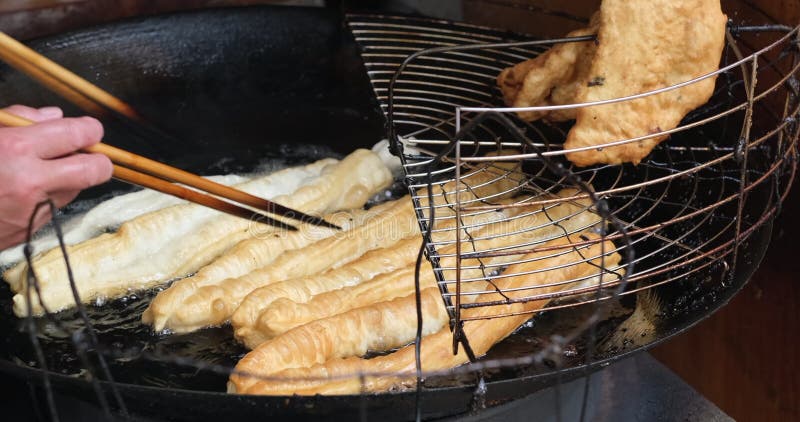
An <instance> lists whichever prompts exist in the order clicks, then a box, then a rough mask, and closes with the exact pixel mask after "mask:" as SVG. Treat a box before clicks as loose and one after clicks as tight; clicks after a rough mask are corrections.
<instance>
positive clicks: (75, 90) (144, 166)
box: [0, 32, 340, 229]
mask: <svg viewBox="0 0 800 422" xmlns="http://www.w3.org/2000/svg"><path fill="white" fill-rule="evenodd" d="M0 59H3V60H5V61H6V62H7V63H9V64H10V65H11V66H13V67H15V68H16V69H19V70H20V71H22V72H24V73H26V74H28V75H29V76H31V77H33V78H34V79H36V80H38V81H40V83H42V84H43V85H44V86H45V87H47V88H50V89H52V90H53V91H56V92H58V93H60V94H62V96H64V97H65V98H67V99H68V100H70V101H72V102H73V103H74V104H76V105H78V106H79V107H81V108H84V107H86V105H85V103H86V102H87V101H89V102H91V101H95V102H97V103H98V104H101V105H103V106H105V107H108V108H109V109H111V110H114V111H116V112H118V113H120V114H122V115H124V116H126V117H129V118H131V119H133V120H137V121H142V119H141V118H140V117H139V115H138V114H137V113H136V111H135V110H134V109H133V107H131V106H129V105H128V104H126V103H125V102H123V101H122V100H120V99H118V98H116V97H114V96H113V95H111V94H109V93H107V92H106V91H104V90H102V89H101V88H99V87H97V86H95V85H93V84H91V83H90V82H88V81H86V80H85V79H83V78H81V77H80V76H78V75H76V74H74V73H72V72H71V71H69V70H68V69H66V68H64V67H62V66H60V65H59V64H57V63H55V62H53V61H52V60H50V59H48V58H46V57H44V56H42V55H40V54H39V53H37V52H36V51H34V50H32V49H31V48H29V47H27V46H26V45H24V44H22V43H20V42H19V41H17V40H15V39H14V38H12V37H9V36H8V35H6V34H5V33H3V32H0ZM84 109H86V108H84ZM86 151H87V152H92V153H100V154H105V155H107V156H108V157H109V158H110V159H111V161H113V162H115V163H117V164H120V165H123V166H126V167H130V168H133V169H136V170H139V171H141V172H144V173H147V174H150V175H153V176H157V177H158V178H161V179H165V180H169V181H172V182H176V183H182V184H184V185H187V186H191V187H193V188H196V189H199V190H202V191H205V192H208V193H211V194H214V195H217V196H220V197H222V198H226V199H229V200H231V201H234V202H238V203H241V204H245V205H249V206H251V207H254V208H256V209H259V210H262V211H266V212H268V213H272V214H277V215H281V216H283V217H287V218H292V219H296V220H301V221H303V222H304V223H309V224H314V225H318V226H324V227H330V228H336V229H339V228H340V227H338V226H336V225H334V224H331V223H328V222H327V221H325V220H323V219H321V218H319V217H315V216H312V215H308V214H305V213H303V212H300V211H297V210H293V209H291V208H287V207H285V206H283V205H280V204H277V203H274V202H272V201H269V200H266V199H263V198H259V197H257V196H254V195H251V194H249V193H247V192H242V191H240V190H238V189H234V188H231V187H229V186H225V185H222V184H219V183H216V182H213V181H211V180H208V179H204V178H202V177H199V176H197V175H194V174H192V173H189V172H186V171H183V170H180V169H178V168H175V167H172V166H168V165H166V164H163V163H160V162H158V161H154V160H151V159H148V158H145V157H142V156H139V155H136V154H133V153H130V152H128V151H125V150H122V149H119V148H115V147H113V146H111V145H107V144H103V143H99V144H96V145H94V146H92V147H90V148H87V149H86Z"/></svg>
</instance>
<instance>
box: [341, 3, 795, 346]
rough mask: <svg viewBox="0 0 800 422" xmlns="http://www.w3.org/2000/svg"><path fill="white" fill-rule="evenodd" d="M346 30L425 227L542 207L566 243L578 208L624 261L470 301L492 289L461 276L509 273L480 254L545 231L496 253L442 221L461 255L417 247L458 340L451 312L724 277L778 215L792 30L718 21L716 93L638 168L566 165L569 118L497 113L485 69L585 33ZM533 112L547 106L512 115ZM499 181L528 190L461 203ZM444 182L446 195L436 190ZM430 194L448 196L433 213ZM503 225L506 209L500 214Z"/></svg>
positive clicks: (449, 27) (381, 20)
mask: <svg viewBox="0 0 800 422" xmlns="http://www.w3.org/2000/svg"><path fill="white" fill-rule="evenodd" d="M349 25H350V28H351V30H352V32H353V34H354V36H355V39H356V42H357V44H358V45H359V47H360V49H361V54H362V57H363V59H364V62H365V66H366V69H367V72H368V74H369V77H370V80H371V82H372V86H373V89H374V90H375V94H376V96H377V98H378V100H379V101H380V104H381V107H382V109H383V111H384V113H385V114H386V117H387V120H388V124H389V136H390V142H392V143H393V144H394V145H395V148H396V152H397V153H399V154H401V157H402V158H403V161H404V165H405V172H406V179H407V182H408V185H409V187H410V189H411V193H412V196H413V198H414V201H415V204H416V206H417V211H418V216H419V219H420V224H421V227H422V228H423V230H425V229H427V228H428V227H429V226H430V225H431V224H433V225H435V224H436V223H435V222H436V221H442V220H445V219H448V218H450V219H456V220H457V221H460V222H461V221H463V220H464V218H465V217H470V216H474V215H475V214H476V213H480V212H491V210H494V209H498V208H507V207H519V206H521V205H525V206H528V207H535V208H536V211H534V212H540V213H543V214H545V215H546V216H547V221H546V224H556V225H558V226H559V227H561V229H562V230H561V231H562V233H560V234H559V235H560V236H566V235H572V234H574V233H578V232H580V231H582V230H584V229H586V227H573V228H571V229H565V228H563V227H562V226H561V224H560V223H561V222H562V221H566V220H568V219H569V218H570V217H574V215H575V214H577V213H579V212H581V211H584V210H586V209H589V208H590V209H591V210H593V211H594V212H597V213H599V214H600V217H602V220H603V221H602V223H601V224H597V225H596V227H595V230H596V231H599V232H601V233H602V235H603V236H602V237H603V238H604V239H606V240H613V241H614V242H615V245H616V248H617V251H618V252H620V254H621V255H622V256H623V261H622V263H621V264H619V265H616V266H610V267H606V266H605V265H603V267H604V268H603V271H602V272H601V280H600V281H599V282H598V281H597V280H594V282H593V283H588V284H587V280H582V279H573V280H564V281H561V282H559V283H561V284H563V285H564V286H563V289H562V290H560V291H558V292H555V293H553V292H548V293H540V292H539V291H537V290H538V289H542V288H546V287H548V286H538V287H526V288H525V290H526V293H525V294H524V297H522V298H517V299H513V300H512V299H510V298H509V297H507V296H506V297H505V299H503V300H497V301H491V302H484V303H472V302H471V301H470V299H469V297H470V296H473V297H474V296H475V295H477V294H480V293H488V292H491V291H492V290H493V289H492V288H491V283H490V285H489V286H490V287H489V288H487V289H478V290H476V289H469V288H467V286H468V285H469V284H470V283H473V282H478V281H480V280H484V279H486V278H490V279H494V278H497V277H513V276H516V275H518V274H514V273H510V274H509V273H508V271H506V272H504V273H502V274H500V275H499V276H498V275H496V272H492V271H493V270H497V269H499V268H501V267H502V268H505V267H506V266H508V265H510V264H513V263H517V262H518V261H517V260H511V261H510V262H509V261H506V262H504V263H502V264H499V265H486V264H485V263H484V262H483V261H482V260H484V259H489V258H491V257H496V256H499V255H502V254H506V255H514V256H517V257H518V256H520V255H521V254H522V253H526V252H532V251H542V250H546V248H545V249H543V247H542V245H543V244H544V242H546V241H547V240H549V238H547V237H545V238H540V239H535V240H533V241H530V242H526V243H520V244H517V245H514V246H513V247H506V248H503V250H496V249H480V248H478V249H475V247H474V245H475V243H474V241H473V240H474V239H472V234H473V233H475V232H477V231H478V230H479V229H480V228H481V225H472V226H470V225H468V224H467V225H464V224H463V223H462V224H458V223H457V224H456V226H455V227H454V228H449V229H447V230H450V231H453V233H452V235H451V237H452V239H454V240H452V241H450V242H449V243H462V242H463V243H465V244H466V245H470V244H471V245H473V247H472V248H469V247H467V249H470V250H467V251H464V250H463V248H461V250H459V251H458V252H456V253H455V254H452V253H451V254H442V253H440V250H441V249H442V248H443V247H444V246H446V244H448V242H437V241H434V240H433V239H430V238H428V239H427V241H428V250H427V253H428V256H429V258H430V259H431V260H432V262H433V263H434V264H435V270H436V273H437V275H438V276H439V284H440V289H441V291H442V294H443V298H444V300H445V304H446V306H447V308H448V311H449V312H450V315H451V318H452V322H453V326H454V327H456V329H455V330H454V333H455V335H456V336H458V327H460V322H461V321H464V320H468V319H470V318H469V317H464V316H462V315H461V314H462V312H463V311H464V310H466V309H470V308H475V307H481V306H487V307H488V306H496V305H506V304H508V303H511V302H518V301H522V302H526V301H534V300H550V299H554V298H559V299H561V300H560V302H558V303H556V304H555V305H553V306H551V307H549V308H548V309H553V308H560V307H570V306H576V305H582V304H587V303H597V302H599V301H601V300H605V299H610V298H614V297H617V296H618V295H630V294H634V293H637V292H642V291H644V290H647V289H651V288H654V287H657V286H662V285H666V284H679V285H682V286H684V287H685V289H692V288H693V287H692V286H697V285H699V284H703V283H720V284H721V285H724V284H725V283H726V282H727V277H729V276H730V275H732V274H733V273H734V272H735V271H734V270H735V268H736V266H737V265H748V264H747V263H741V262H739V260H738V257H739V256H740V250H739V246H740V245H741V243H742V242H743V241H744V240H745V239H747V238H748V237H749V236H750V235H751V234H752V233H753V232H754V231H755V230H756V229H757V228H759V227H761V226H762V225H763V224H764V223H766V222H768V221H770V220H771V218H772V217H773V216H774V215H775V213H776V212H778V210H779V209H780V203H781V201H782V200H783V199H784V198H785V196H786V194H787V192H788V190H789V187H790V185H791V183H792V180H793V176H794V173H795V167H796V155H797V149H796V140H797V134H798V126H797V125H796V124H795V118H796V116H797V114H798V104H797V101H796V100H797V98H796V91H797V81H796V79H795V77H796V76H797V74H798V61H797V43H796V38H797V29H796V28H794V29H793V28H787V27H780V26H762V27H731V28H729V33H728V44H727V46H726V48H725V51H724V54H723V63H724V66H723V67H722V69H720V71H719V72H718V73H719V77H718V80H717V87H716V92H715V93H714V96H713V98H712V99H711V101H710V102H709V103H708V104H706V105H705V106H703V107H702V108H700V109H698V110H695V111H694V112H692V113H691V114H690V115H689V116H687V117H686V118H685V119H684V121H683V122H682V123H681V125H680V126H679V127H678V128H676V129H674V130H672V131H667V132H663V133H669V134H671V138H670V139H669V140H668V141H665V142H663V143H662V144H661V145H660V146H659V147H657V148H656V150H655V151H654V152H653V153H652V154H651V155H650V156H649V158H648V159H646V161H644V162H642V163H641V164H639V165H638V166H631V165H623V166H595V167H589V168H577V167H574V166H572V165H571V163H569V162H568V161H567V160H566V159H564V154H565V153H566V152H567V151H564V150H563V148H562V143H563V140H564V139H565V137H566V133H567V131H568V130H569V125H553V124H548V123H544V122H536V123H533V124H530V123H526V122H523V121H521V120H519V119H517V118H516V116H515V114H514V112H515V111H520V109H510V108H506V107H505V106H504V104H503V101H502V98H501V93H500V91H499V89H498V88H497V86H496V83H495V78H496V76H497V75H498V74H499V73H500V71H501V70H502V69H503V68H505V67H508V66H511V65H513V64H516V63H518V62H520V61H522V60H526V59H529V58H532V57H535V56H536V55H537V54H539V53H541V52H542V51H543V50H544V49H546V48H547V47H549V46H550V45H552V44H554V43H558V42H585V40H586V38H581V39H570V40H567V39H558V40H544V41H536V40H530V39H527V38H525V37H523V36H519V35H514V34H510V33H504V32H500V31H496V30H492V29H487V28H481V27H475V26H470V25H464V24H456V23H451V22H442V21H434V20H426V19H414V18H399V17H392V16H362V15H353V16H350V17H349ZM752 33H758V34H761V35H762V36H764V37H766V35H769V37H767V38H768V39H769V41H767V42H764V38H758V37H751V35H752ZM754 40H755V41H754ZM757 42H762V45H758V44H757ZM743 52H744V53H743ZM745 54H746V55H745ZM695 82H696V81H687V84H688V83H695ZM672 88H674V87H669V88H665V89H664V90H668V89H672ZM664 90H659V91H656V92H653V93H648V94H644V95H652V94H655V93H658V92H662V91H664ZM636 97H639V96H634V97H632V98H636ZM632 98H624V99H616V100H610V101H629V100H631V99H632ZM610 101H609V102H610ZM534 109H536V110H547V109H550V108H548V107H539V108H527V109H524V110H534ZM656 135H657V134H656ZM656 135H653V136H656ZM637 140H638V139H632V140H622V141H616V142H613V143H609V144H607V145H617V144H621V143H625V142H635V141H637ZM501 148H514V149H516V150H518V151H519V153H518V154H514V155H512V156H504V157H503V158H501V159H498V158H496V157H488V158H487V157H485V156H484V155H485V154H486V153H487V152H491V151H497V150H499V149H501ZM514 160H519V161H520V162H521V163H522V164H521V166H520V167H519V168H518V169H516V170H513V171H510V170H507V169H506V168H507V166H506V168H500V167H498V163H501V162H505V163H508V162H514ZM485 171H494V173H495V174H496V177H493V178H491V180H488V181H487V178H486V177H483V178H481V177H477V178H476V177H474V176H475V174H476V173H480V172H485ZM471 178H472V179H471ZM509 178H511V179H513V180H517V181H519V183H517V184H515V185H514V187H513V189H515V190H516V191H517V193H518V194H525V195H526V196H525V199H522V200H519V201H517V202H519V203H517V204H513V205H506V204H499V203H498V202H497V198H496V197H481V196H480V195H475V197H474V198H472V199H466V200H460V199H461V198H462V195H461V193H463V192H475V191H476V189H479V188H481V187H484V186H485V185H486V184H492V183H503V182H505V183H507V182H508V179H509ZM473 179H477V180H480V183H481V184H479V185H476V184H475V183H473ZM445 186H448V187H449V188H450V189H451V191H449V192H445V190H446V189H447V188H446V187H445ZM569 187H573V188H578V191H577V193H575V194H574V195H571V196H569V197H568V198H554V197H553V195H552V194H553V193H554V192H557V191H558V190H560V189H562V188H569ZM427 190H436V192H437V193H438V194H439V195H442V196H444V197H452V198H455V199H456V201H453V202H450V203H441V202H442V201H440V203H437V204H436V205H435V206H433V207H430V206H429V202H428V194H427ZM587 197H590V198H591V199H592V205H591V206H586V207H585V208H583V209H582V210H580V211H578V212H576V213H574V214H572V215H567V216H562V217H561V218H560V219H553V218H551V217H550V216H549V215H547V210H548V209H549V208H550V207H553V206H555V205H557V204H560V203H566V202H570V201H572V202H573V203H574V201H578V200H581V199H582V198H587ZM433 202H436V201H433ZM606 209H607V210H608V213H607V214H604V212H603V211H605V210H606ZM431 211H434V213H433V214H434V215H433V216H431ZM436 211H439V212H438V215H439V216H438V217H437V216H436V214H437V213H436ZM514 218H519V217H511V218H509V219H510V220H513V219H514ZM539 228H540V227H529V228H527V229H526V230H531V231H533V230H536V229H539ZM598 241H599V240H598ZM595 242H597V241H595ZM588 243H592V242H588V241H586V242H577V243H575V242H573V244H572V246H571V247H578V246H585V244H588ZM634 251H635V253H634ZM604 253H606V254H607V253H610V251H604ZM448 256H450V257H455V258H456V265H455V266H452V267H446V266H442V265H439V264H438V263H439V262H440V260H441V259H442V258H444V257H448ZM587 259H588V257H587ZM475 268H480V269H482V270H484V273H483V274H482V276H480V277H472V278H470V277H462V276H461V275H462V274H464V271H465V270H469V269H475ZM634 268H635V272H634V271H633V269H634ZM449 270H452V271H449ZM543 270H546V269H543ZM603 274H605V275H603ZM448 275H449V276H448ZM610 287H615V289H609V288H610ZM499 293H501V294H504V293H510V292H503V291H500V292H499ZM681 306H688V305H686V304H681V303H675V304H674V308H675V309H677V308H679V307H681ZM498 309H499V308H498ZM676 313H677V311H676ZM484 315H485V314H484ZM499 316H506V314H503V313H502V312H499V311H498V313H495V314H492V315H490V316H489V317H499ZM485 317H486V316H484V318H485Z"/></svg>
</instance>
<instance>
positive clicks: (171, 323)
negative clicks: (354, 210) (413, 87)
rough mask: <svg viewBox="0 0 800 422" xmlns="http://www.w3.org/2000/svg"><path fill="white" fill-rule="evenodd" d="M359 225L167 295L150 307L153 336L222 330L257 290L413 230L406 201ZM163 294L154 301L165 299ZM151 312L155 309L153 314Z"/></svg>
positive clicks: (337, 262)
mask: <svg viewBox="0 0 800 422" xmlns="http://www.w3.org/2000/svg"><path fill="white" fill-rule="evenodd" d="M364 219H365V221H366V222H365V224H363V225H361V226H358V227H355V228H353V229H351V230H348V231H346V232H342V233H340V234H338V235H336V236H332V237H328V238H326V239H322V240H320V241H318V242H315V243H312V244H311V245H308V246H306V247H304V248H300V249H294V250H290V251H286V252H284V253H283V254H281V255H279V256H278V257H277V258H276V259H275V260H274V261H273V262H272V264H270V265H268V266H266V267H264V268H260V269H257V270H255V271H251V272H249V273H247V274H245V275H243V276H241V277H235V278H228V279H224V280H222V281H220V282H217V283H214V284H208V285H205V286H200V287H197V288H193V289H191V290H192V294H191V295H188V296H187V297H184V295H183V294H181V295H175V296H174V298H175V299H176V300H172V299H173V296H172V295H170V296H167V297H169V299H170V300H169V301H165V300H162V301H160V302H158V303H156V302H153V303H152V304H151V305H150V309H152V310H153V311H150V315H157V317H156V318H155V319H154V325H155V328H156V330H160V329H163V328H169V329H170V330H172V331H174V332H179V333H180V332H189V331H193V330H196V329H199V328H203V327H208V326H213V325H219V324H223V323H225V322H226V321H227V320H228V319H229V318H230V316H231V315H232V314H233V311H234V310H235V309H236V307H238V306H239V303H240V302H241V301H242V299H244V297H245V296H247V294H249V293H250V292H252V291H253V290H255V289H257V288H259V287H261V286H266V285H268V284H272V283H275V282H278V281H283V280H288V279H291V278H295V277H303V276H307V275H310V274H315V273H318V272H321V271H325V270H327V269H328V268H332V267H338V266H340V265H343V264H346V263H348V262H350V261H352V260H353V259H356V258H358V257H359V256H361V255H362V254H364V253H365V252H367V251H369V250H371V249H375V248H379V247H386V246H389V245H392V244H394V243H396V242H397V241H399V240H400V238H401V237H400V236H402V235H403V234H405V233H409V232H413V231H414V230H419V225H418V224H417V221H416V218H415V214H414V208H413V206H412V205H411V202H410V201H408V199H407V198H402V199H400V200H397V201H392V202H387V203H384V204H381V205H378V206H377V207H374V208H372V209H371V210H370V211H369V212H368V215H366V216H365V218H364ZM178 283H180V281H179V282H178ZM176 284H177V283H176ZM190 287H194V286H190ZM169 291H170V289H167V290H165V291H163V292H161V293H160V294H159V295H164V294H167V295H169V293H167V292H169ZM156 306H159V308H158V309H157V312H156Z"/></svg>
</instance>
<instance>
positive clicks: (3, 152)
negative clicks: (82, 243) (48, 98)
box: [0, 105, 112, 250]
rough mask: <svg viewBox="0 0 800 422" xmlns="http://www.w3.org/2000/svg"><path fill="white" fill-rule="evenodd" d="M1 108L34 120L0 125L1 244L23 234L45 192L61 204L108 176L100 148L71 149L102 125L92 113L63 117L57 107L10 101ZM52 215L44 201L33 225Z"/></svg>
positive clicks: (96, 135) (95, 135)
mask: <svg viewBox="0 0 800 422" xmlns="http://www.w3.org/2000/svg"><path fill="white" fill-rule="evenodd" d="M5 111H7V112H9V113H11V114H15V115H17V116H20V117H24V118H26V119H29V120H33V121H35V122H37V123H36V124H34V125H31V126H26V127H0V250H2V249H5V248H7V247H9V246H13V245H16V244H18V243H20V242H22V241H23V240H25V236H26V233H27V230H28V223H29V219H30V216H31V213H33V210H34V208H35V207H36V205H37V204H38V203H40V202H42V201H45V200H47V199H48V198H50V199H52V200H53V202H55V205H56V206H57V207H59V208H60V207H63V206H64V205H66V204H68V203H69V202H70V201H72V200H73V199H75V197H76V196H77V195H78V193H80V191H81V190H83V189H86V188H88V187H91V186H94V185H97V184H100V183H103V182H105V181H107V180H108V179H109V178H111V172H112V165H111V161H110V160H109V159H108V157H106V156H105V155H101V154H75V152H77V151H78V150H80V149H81V148H86V147H89V146H91V145H94V144H96V143H97V142H99V141H100V140H101V139H102V137H103V126H102V125H101V124H100V122H98V121H97V120H96V119H93V118H91V117H79V118H63V114H62V112H61V110H60V109H59V108H57V107H45V108H40V109H35V108H30V107H25V106H19V105H15V106H11V107H8V108H6V109H5ZM51 217H52V215H51V214H50V210H49V209H48V208H47V207H45V208H43V209H42V210H41V211H40V212H39V213H38V214H37V216H36V218H35V220H34V222H33V229H34V230H37V229H39V228H40V227H41V226H43V225H44V224H45V223H47V222H48V221H49V220H50V218H51Z"/></svg>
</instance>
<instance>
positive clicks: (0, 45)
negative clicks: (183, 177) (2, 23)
mask: <svg viewBox="0 0 800 422" xmlns="http://www.w3.org/2000/svg"><path fill="white" fill-rule="evenodd" d="M0 57H1V58H2V59H3V60H5V61H6V62H7V63H8V64H9V65H11V66H13V67H14V68H16V69H17V70H19V71H21V72H23V73H26V74H28V75H29V76H31V77H32V78H34V79H36V80H38V81H40V82H42V84H43V85H45V86H46V87H48V88H50V87H51V85H52V82H51V81H50V82H44V80H43V79H45V78H49V79H51V80H56V81H59V82H61V83H62V84H63V85H64V86H66V87H70V88H71V89H72V90H74V91H77V92H79V93H81V94H83V95H84V96H86V97H87V98H89V99H91V100H92V101H94V102H96V103H98V104H101V105H103V106H105V107H107V108H109V109H111V110H114V111H116V112H117V113H120V114H122V115H124V116H126V117H128V118H130V119H133V120H136V121H141V120H142V118H141V117H140V116H139V114H138V113H136V110H134V109H133V107H131V106H130V105H128V104H127V103H125V102H124V101H122V100H120V99H119V98H116V97H114V96H113V95H111V94H109V93H108V92H106V91H104V90H102V89H101V88H99V87H97V86H96V85H93V84H92V83H90V82H89V81H87V80H85V79H83V78H81V77H80V76H78V75H76V74H75V73H73V72H71V71H69V70H68V69H66V68H64V67H62V66H61V65H59V64H58V63H56V62H54V61H52V60H50V59H48V58H47V57H45V56H42V55H41V54H39V53H37V52H36V51H34V50H33V49H31V48H30V47H28V46H26V45H25V44H22V43H21V42H19V41H17V40H15V39H14V38H12V37H10V36H8V35H7V34H6V33H5V32H0ZM9 58H10V59H9ZM42 75H45V77H43V76H42ZM57 92H58V93H61V91H57ZM72 98H73V97H68V99H70V100H71V99H72ZM76 105H77V106H79V107H81V105H80V104H76Z"/></svg>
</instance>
